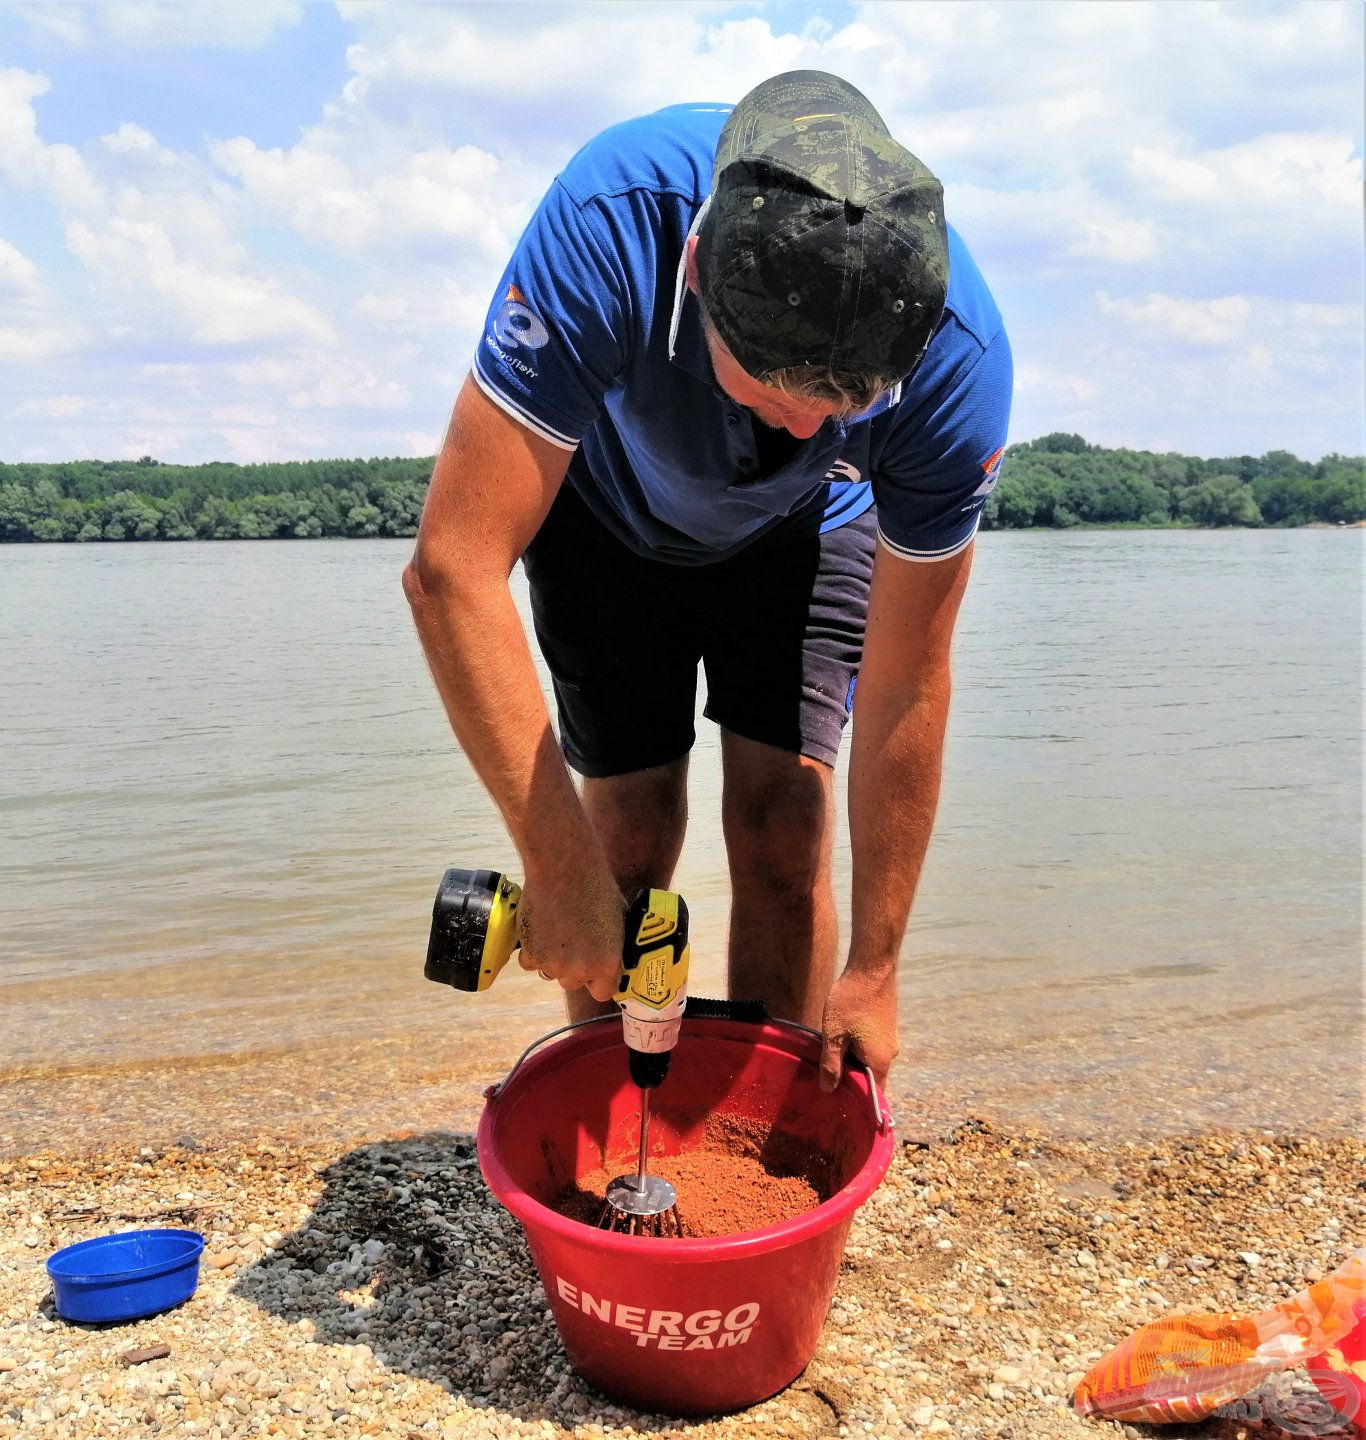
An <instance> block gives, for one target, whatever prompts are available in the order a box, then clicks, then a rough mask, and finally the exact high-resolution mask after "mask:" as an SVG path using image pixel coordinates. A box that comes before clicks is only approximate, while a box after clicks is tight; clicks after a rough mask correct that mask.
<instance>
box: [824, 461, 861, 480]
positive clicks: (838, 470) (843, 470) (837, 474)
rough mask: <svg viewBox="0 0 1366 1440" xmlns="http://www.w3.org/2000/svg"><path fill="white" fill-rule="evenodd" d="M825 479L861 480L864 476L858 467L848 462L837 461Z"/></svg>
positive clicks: (827, 472)
mask: <svg viewBox="0 0 1366 1440" xmlns="http://www.w3.org/2000/svg"><path fill="white" fill-rule="evenodd" d="M825 478H826V479H827V480H861V479H862V478H863V476H862V475H861V474H860V473H859V470H858V467H857V466H855V465H851V464H850V463H849V462H848V461H847V460H836V461H835V463H834V464H833V465H832V466H831V467H830V468H829V470H827V471H826V472H825Z"/></svg>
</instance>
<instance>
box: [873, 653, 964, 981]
mask: <svg viewBox="0 0 1366 1440" xmlns="http://www.w3.org/2000/svg"><path fill="white" fill-rule="evenodd" d="M867 678H873V677H867ZM875 687H876V681H875V683H874V686H869V687H867V688H866V689H865V685H864V679H863V678H860V681H859V692H858V696H857V701H856V705H855V715H854V734H853V748H852V754H851V757H850V771H849V834H850V842H851V847H852V851H853V907H852V927H851V935H850V944H849V963H850V965H851V966H852V967H854V968H856V969H860V970H867V971H870V972H878V971H890V970H895V968H896V963H897V957H898V955H899V953H900V950H901V942H902V939H903V937H904V936H905V933H906V926H907V923H908V921H909V919H910V912H911V904H912V902H913V901H914V899H915V892H916V887H917V885H918V884H919V881H920V872H921V869H922V868H923V866H924V863H925V853H926V851H927V850H928V848H929V843H930V833H931V831H932V830H933V828H934V816H935V810H936V808H937V806H938V803H939V782H940V775H941V772H942V768H943V757H944V732H945V729H946V727H947V723H948V713H949V692H950V688H951V686H950V677H949V670H948V667H947V665H944V666H943V667H941V668H939V669H937V670H936V671H935V672H934V673H932V674H930V675H928V676H926V677H923V678H922V679H921V680H920V681H919V682H918V683H917V684H916V685H915V686H914V688H913V689H912V690H911V692H910V694H909V695H898V694H896V693H895V690H894V689H891V688H889V689H888V690H887V691H886V692H885V693H878V690H877V688H875Z"/></svg>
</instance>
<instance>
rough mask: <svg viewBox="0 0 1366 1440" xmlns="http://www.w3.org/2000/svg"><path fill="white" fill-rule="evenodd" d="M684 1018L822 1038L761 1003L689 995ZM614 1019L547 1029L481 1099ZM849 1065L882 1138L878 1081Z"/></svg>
mask: <svg viewBox="0 0 1366 1440" xmlns="http://www.w3.org/2000/svg"><path fill="white" fill-rule="evenodd" d="M683 1017H684V1019H693V1020H699V1019H715V1020H741V1021H747V1022H748V1023H750V1024H754V1025H765V1024H767V1025H785V1026H786V1027H787V1028H788V1029H789V1030H800V1031H801V1032H802V1033H803V1034H804V1035H810V1036H812V1037H813V1038H814V1039H816V1040H824V1038H825V1037H824V1036H823V1035H822V1034H821V1032H820V1031H819V1030H813V1029H812V1028H811V1026H810V1025H802V1024H801V1023H799V1022H798V1021H796V1020H784V1019H781V1018H780V1017H779V1016H776V1015H770V1014H769V1013H768V1011H767V1010H766V1009H765V1008H764V1005H763V1002H762V1001H760V1000H707V999H703V998H702V997H701V996H696V995H692V996H689V997H688V1004H687V1008H686V1009H685V1010H684V1012H683ZM616 1019H617V1017H616V1016H615V1015H593V1016H591V1017H590V1018H589V1019H587V1020H575V1021H574V1022H573V1023H572V1024H570V1025H559V1026H557V1027H556V1028H555V1029H554V1030H547V1031H546V1033H545V1034H544V1035H541V1036H539V1037H538V1038H537V1039H535V1040H533V1041H532V1042H531V1044H530V1045H528V1046H527V1047H526V1049H525V1050H523V1051H522V1053H521V1054H520V1055H519V1056H518V1057H517V1059H516V1060H515V1061H514V1062H513V1065H512V1069H511V1070H509V1071H508V1073H507V1074H506V1075H504V1076H503V1078H502V1079H501V1080H500V1081H498V1083H497V1084H496V1085H490V1086H488V1087H487V1089H485V1091H484V1099H485V1100H496V1099H497V1098H498V1096H499V1095H500V1094H501V1093H502V1092H503V1090H504V1089H505V1088H506V1086H507V1084H508V1082H509V1081H510V1080H511V1079H512V1077H513V1076H514V1075H515V1074H516V1073H517V1072H518V1070H520V1069H521V1068H522V1062H523V1061H524V1060H526V1059H527V1058H528V1057H529V1056H530V1055H531V1054H532V1052H533V1051H536V1050H539V1049H540V1048H541V1046H542V1045H544V1044H545V1043H546V1041H547V1040H554V1039H555V1037H556V1036H558V1035H568V1034H569V1033H570V1031H572V1030H583V1029H585V1028H586V1027H587V1026H589V1025H601V1024H602V1023H603V1021H604V1020H611V1021H613V1022H614V1023H615V1021H616ZM850 1063H851V1064H853V1065H857V1066H858V1067H859V1069H860V1070H862V1071H863V1073H864V1075H865V1076H867V1078H868V1094H869V1096H870V1097H871V1098H872V1101H873V1119H874V1120H875V1121H876V1122H877V1129H878V1134H880V1135H881V1134H883V1133H885V1132H886V1130H887V1127H888V1126H889V1125H890V1124H891V1123H892V1117H891V1116H890V1115H888V1114H886V1113H885V1112H884V1111H883V1108H882V1105H881V1103H880V1102H879V1100H878V1095H877V1081H876V1080H874V1079H873V1072H872V1070H871V1069H870V1068H869V1067H868V1066H867V1065H866V1064H865V1063H864V1062H863V1061H862V1060H858V1059H853V1060H851V1062H850Z"/></svg>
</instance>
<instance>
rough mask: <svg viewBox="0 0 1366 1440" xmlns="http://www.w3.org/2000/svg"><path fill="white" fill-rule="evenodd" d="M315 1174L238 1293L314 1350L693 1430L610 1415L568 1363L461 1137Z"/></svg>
mask: <svg viewBox="0 0 1366 1440" xmlns="http://www.w3.org/2000/svg"><path fill="white" fill-rule="evenodd" d="M322 1178H323V1180H324V1181H325V1182H326V1188H325V1190H324V1191H323V1193H322V1195H321V1197H320V1198H319V1200H318V1203H317V1206H316V1208H315V1209H314V1212H313V1214H312V1215H311V1216H310V1217H309V1219H308V1222H307V1223H306V1224H305V1225H303V1226H301V1227H300V1228H299V1229H297V1230H294V1231H293V1232H291V1233H290V1234H288V1235H287V1236H286V1237H285V1239H284V1241H283V1243H282V1244H281V1245H280V1246H279V1247H278V1248H277V1249H276V1250H274V1251H272V1252H270V1253H268V1254H267V1255H266V1256H265V1257H264V1258H263V1259H262V1260H260V1261H259V1262H257V1263H256V1264H254V1265H252V1266H251V1267H250V1268H249V1269H248V1270H246V1271H245V1272H244V1273H243V1274H242V1275H241V1276H240V1277H239V1278H238V1280H237V1281H236V1283H235V1284H234V1286H233V1291H234V1293H235V1294H237V1295H239V1296H241V1297H242V1298H244V1299H247V1300H250V1301H251V1302H252V1303H253V1304H255V1305H258V1306H259V1307H260V1308H261V1309H263V1310H266V1311H268V1312H270V1313H271V1314H274V1315H279V1316H283V1317H284V1318H286V1319H289V1320H292V1321H295V1322H299V1321H311V1322H312V1324H313V1325H314V1326H316V1335H315V1337H314V1338H315V1339H316V1340H317V1341H318V1342H319V1343H321V1344H325V1345H353V1346H354V1345H366V1346H369V1348H370V1350H371V1351H372V1352H373V1354H374V1360H375V1364H376V1366H378V1367H381V1368H383V1369H385V1370H389V1371H398V1372H402V1373H404V1374H407V1375H410V1376H412V1377H414V1378H419V1379H425V1380H429V1381H432V1382H434V1383H436V1384H438V1385H440V1386H441V1387H442V1388H443V1389H445V1390H447V1391H449V1392H450V1393H451V1394H453V1395H458V1396H461V1397H463V1399H464V1400H465V1401H466V1402H467V1403H468V1404H469V1405H471V1406H475V1407H478V1408H481V1409H494V1410H499V1411H502V1412H503V1413H505V1414H507V1415H510V1416H514V1417H516V1418H518V1419H521V1420H550V1421H552V1422H554V1423H556V1424H559V1425H563V1426H566V1427H568V1428H570V1429H572V1428H573V1427H574V1426H575V1425H576V1424H583V1423H584V1422H585V1421H597V1422H598V1423H604V1422H611V1421H617V1422H623V1421H629V1422H630V1423H632V1424H634V1425H635V1426H636V1428H637V1429H638V1430H646V1429H649V1428H658V1429H665V1430H668V1431H670V1432H672V1433H682V1432H685V1431H686V1430H688V1429H690V1428H692V1425H694V1424H696V1423H700V1422H692V1423H691V1424H690V1422H688V1421H683V1420H676V1419H671V1418H665V1417H653V1416H637V1415H636V1413H635V1412H633V1411H627V1410H623V1409H620V1408H617V1407H614V1406H613V1405H612V1403H611V1402H610V1401H608V1400H607V1399H605V1398H604V1397H603V1396H601V1395H600V1394H599V1393H598V1392H597V1391H595V1390H593V1389H592V1388H591V1387H590V1386H589V1385H588V1384H587V1382H586V1381H584V1380H582V1379H581V1378H580V1377H579V1376H578V1375H577V1374H575V1373H574V1371H573V1370H571V1369H570V1368H569V1362H568V1360H567V1358H566V1357H565V1353H564V1350H563V1348H562V1347H561V1345H560V1341H559V1336H558V1334H557V1332H556V1330H555V1324H554V1321H553V1320H552V1319H551V1316H550V1311H549V1309H548V1308H547V1304H546V1297H545V1291H544V1290H543V1289H542V1287H541V1283H540V1280H539V1278H538V1277H537V1275H536V1269H535V1266H534V1265H533V1264H532V1261H531V1256H530V1254H529V1253H528V1251H527V1248H526V1244H525V1242H524V1241H523V1239H522V1232H521V1227H520V1226H519V1225H518V1224H517V1222H516V1221H515V1220H514V1219H513V1218H512V1217H511V1216H510V1215H508V1214H507V1212H506V1211H504V1210H503V1209H502V1207H501V1206H500V1205H499V1204H498V1203H497V1201H496V1200H495V1199H494V1198H493V1196H492V1195H491V1194H490V1193H489V1191H488V1189H487V1187H486V1186H485V1184H484V1180H483V1177H482V1176H481V1175H480V1173H479V1167H478V1164H477V1162H476V1160H475V1153H474V1142H473V1140H472V1139H471V1138H470V1137H469V1136H465V1135H448V1134H441V1133H434V1134H427V1135H420V1136H415V1137H411V1138H408V1139H403V1140H393V1141H386V1142H382V1143H378V1144H372V1145H365V1146H361V1147H360V1148H358V1149H356V1150H353V1151H351V1152H349V1153H348V1154H346V1155H344V1156H342V1158H341V1159H340V1160H337V1161H336V1162H334V1163H333V1164H331V1165H329V1166H328V1167H327V1168H326V1170H324V1171H323V1172H322ZM365 1363H368V1361H367V1360H366V1358H365V1357H360V1359H359V1360H358V1368H359V1367H360V1366H362V1365H364V1364H365Z"/></svg>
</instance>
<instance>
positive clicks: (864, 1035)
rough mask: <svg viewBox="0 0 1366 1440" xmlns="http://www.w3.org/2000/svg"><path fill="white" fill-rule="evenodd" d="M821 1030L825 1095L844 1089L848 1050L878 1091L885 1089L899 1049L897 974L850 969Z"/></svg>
mask: <svg viewBox="0 0 1366 1440" xmlns="http://www.w3.org/2000/svg"><path fill="white" fill-rule="evenodd" d="M821 1028H822V1029H823V1030H824V1032H825V1044H824V1047H823V1049H822V1051H821V1089H822V1090H824V1091H826V1092H827V1093H829V1092H830V1091H832V1090H834V1089H835V1087H836V1086H837V1085H838V1084H839V1083H840V1076H841V1074H842V1073H843V1070H844V1055H845V1051H846V1050H851V1051H852V1052H853V1053H854V1056H855V1057H856V1058H857V1059H859V1060H862V1061H863V1063H864V1064H865V1065H867V1066H868V1068H869V1069H870V1070H871V1071H872V1072H873V1078H874V1079H875V1080H876V1081H877V1083H878V1084H879V1085H885V1084H886V1082H887V1071H888V1070H889V1069H891V1065H892V1061H893V1060H895V1059H896V1056H897V1051H898V1050H899V1049H900V1044H899V1042H898V1040H897V1031H896V970H895V968H894V967H891V966H888V967H887V968H885V969H878V970H865V969H855V968H854V967H853V966H852V965H850V966H847V967H846V968H845V971H844V974H843V975H841V976H840V978H839V979H838V980H836V981H835V983H834V986H833V987H832V988H831V991H830V998H829V999H828V1000H827V1001H826V1002H825V1019H824V1021H823V1023H822V1027H821Z"/></svg>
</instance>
